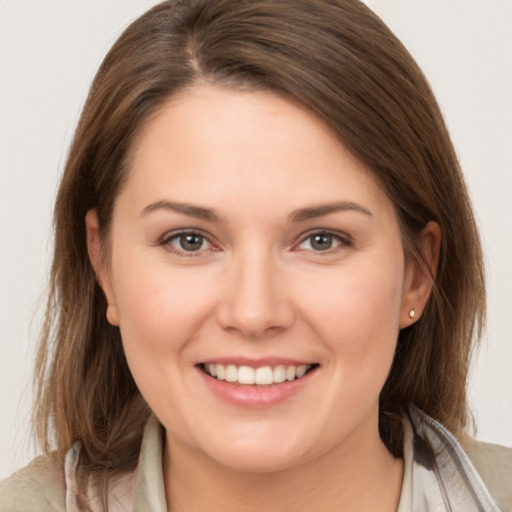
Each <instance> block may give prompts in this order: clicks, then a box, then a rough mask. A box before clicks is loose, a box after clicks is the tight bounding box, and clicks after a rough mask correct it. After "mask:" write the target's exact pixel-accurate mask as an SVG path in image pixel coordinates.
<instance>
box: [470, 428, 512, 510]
mask: <svg viewBox="0 0 512 512" xmlns="http://www.w3.org/2000/svg"><path fill="white" fill-rule="evenodd" d="M461 445H462V447H463V449H464V451H465V452H466V454H467V456H468V457H469V459H470V460H471V462H472V463H473V466H474V467H475V469H476V470H477V471H478V473H479V475H480V477H481V478H482V480H483V481H484V483H485V485H486V487H487V489H489V492H490V493H491V495H492V496H493V498H494V500H495V501H496V504H497V505H498V506H499V507H500V509H501V510H503V511H504V512H512V448H506V447H504V446H499V445H497V444H490V443H482V442H479V441H476V440H475V439H472V438H469V437H467V438H465V439H463V440H461Z"/></svg>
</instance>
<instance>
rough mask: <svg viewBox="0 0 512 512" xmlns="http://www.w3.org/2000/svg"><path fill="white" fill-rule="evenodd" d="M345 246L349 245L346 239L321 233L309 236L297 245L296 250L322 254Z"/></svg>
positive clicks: (332, 234)
mask: <svg viewBox="0 0 512 512" xmlns="http://www.w3.org/2000/svg"><path fill="white" fill-rule="evenodd" d="M347 245H349V241H348V240H347V238H346V237H342V236H341V235H337V234H334V233H329V232H325V231H322V232H318V233H312V234H310V235H309V236H308V237H306V238H305V239H304V240H303V241H302V242H301V243H300V244H299V245H298V248H299V249H303V250H304V249H305V250H307V251H315V252H322V251H328V250H329V249H336V248H337V247H340V246H347Z"/></svg>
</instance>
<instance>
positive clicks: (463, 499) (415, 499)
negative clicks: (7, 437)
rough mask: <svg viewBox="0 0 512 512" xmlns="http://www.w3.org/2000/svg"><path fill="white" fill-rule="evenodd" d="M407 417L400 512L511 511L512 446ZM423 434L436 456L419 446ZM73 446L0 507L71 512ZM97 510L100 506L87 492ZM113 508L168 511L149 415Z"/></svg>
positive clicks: (115, 511) (156, 434)
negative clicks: (464, 437)
mask: <svg viewBox="0 0 512 512" xmlns="http://www.w3.org/2000/svg"><path fill="white" fill-rule="evenodd" d="M404 420H405V423H404V424H405V438H404V479H403V483H402V493H401V498H400V504H399V507H398V510H397V512H411V511H414V512H434V511H435V512H445V511H452V512H473V511H474V512H498V511H500V512H512V449H510V448H504V447H501V446H497V445H493V444H486V443H480V442H477V441H474V440H468V441H466V442H464V444H463V447H462V446H461V445H460V444H459V443H457V441H455V439H454V438H453V437H452V436H451V435H450V434H449V433H448V432H447V431H446V430H445V429H444V428H443V427H442V426H441V425H439V424H438V423H437V422H435V421H434V420H432V419H431V418H429V417H428V416H426V415H424V414H423V413H422V412H421V411H419V410H418V409H416V408H414V407H411V408H410V409H409V411H408V415H407V416H405V417H404ZM425 439H428V441H429V444H430V446H431V447H432V448H433V449H434V451H435V453H437V456H436V457H435V461H432V460H430V461H429V460H428V455H426V452H424V451H423V450H422V448H421V446H422V445H423V440H425ZM76 454H77V447H75V449H72V450H70V451H69V452H68V454H67V456H66V462H65V467H64V468H62V467H61V468H58V467H55V466H53V465H52V464H51V463H50V461H49V460H48V458H46V457H44V456H43V457H39V458H37V459H35V460H34V461H33V462H31V463H30V464H29V465H28V466H27V467H25V468H23V469H21V470H20V471H18V472H17V473H15V474H14V475H12V476H11V477H10V478H8V479H7V480H4V481H3V482H2V483H0V512H31V511H37V512H57V511H59V512H60V511H62V512H63V511H67V512H76V511H78V507H77V504H76V494H75V489H76V482H75V479H74V475H75V468H76ZM88 497H89V498H90V503H91V508H92V510H93V511H94V512H96V511H101V510H103V509H102V507H101V504H100V502H99V500H98V499H97V497H95V496H94V490H93V489H89V490H88ZM109 508H110V510H111V512H128V511H136V512H139V511H144V512H166V511H167V508H166V501H165V493H164V485H163V474H162V429H161V426H160V424H159V423H158V420H157V419H156V418H155V417H152V418H151V419H150V421H149V422H148V425H147V427H146V430H145V433H144V438H143V442H142V447H141V453H140V457H139V465H138V468H137V470H136V471H134V472H133V473H130V474H128V475H125V476H124V477H123V478H121V479H120V480H119V481H118V482H117V483H116V485H115V486H114V487H113V488H112V489H111V492H110V494H109Z"/></svg>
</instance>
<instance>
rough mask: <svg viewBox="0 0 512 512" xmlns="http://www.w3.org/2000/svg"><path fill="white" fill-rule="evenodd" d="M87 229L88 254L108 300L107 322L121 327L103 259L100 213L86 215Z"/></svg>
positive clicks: (92, 212)
mask: <svg viewBox="0 0 512 512" xmlns="http://www.w3.org/2000/svg"><path fill="white" fill-rule="evenodd" d="M85 229H86V232H87V252H88V254H89V260H90V261H91V265H92V267H93V269H94V272H95V274H96V279H97V280H98V284H99V285H100V287H101V289H102V290H103V293H104V294H105V298H106V299H107V304H108V306H107V313H106V315H107V320H108V322H109V323H110V324H112V325H119V320H118V315H117V308H116V304H115V300H114V294H113V292H112V284H111V281H110V275H109V273H108V270H107V269H106V268H105V265H104V262H103V259H102V245H101V235H100V224H99V221H98V212H97V210H96V209H95V208H93V209H92V210H89V211H88V212H87V213H86V215H85Z"/></svg>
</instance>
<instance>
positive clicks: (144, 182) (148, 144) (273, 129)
mask: <svg viewBox="0 0 512 512" xmlns="http://www.w3.org/2000/svg"><path fill="white" fill-rule="evenodd" d="M134 149H135V151H134V157H133V160H132V163H131V167H130V173H129V177H128V182H127V184H126V187H125V189H126V190H125V191H124V192H123V193H124V194H126V193H127V192H128V193H130V195H131V199H132V200H133V201H134V202H135V203H137V206H138V207H139V208H143V207H144V204H143V203H144V202H147V201H149V200H158V199H164V198H166V197H167V196H168V197H169V198H172V199H175V200H182V201H186V202H190V201H193V202H199V203H201V204H205V205H208V204H209V203H212V202H214V203H217V205H218V204H219V203H222V204H223V206H226V207H227V206H228V205H231V206H234V205H236V206H237V207H238V208H240V209H244V208H246V207H248V206H250V205H251V204H253V203H254V204H253V206H254V207H255V208H257V207H258V204H257V199H258V198H264V199H265V202H266V204H265V207H268V205H269V204H271V205H272V209H273V210H275V211H277V210H279V206H286V207H288V208H294V207H301V206H302V205H303V204H304V203H310V204H314V203H325V202H334V201H339V200H351V201H365V202H371V203H373V205H374V208H376V207H378V208H384V209H388V210H389V209H390V208H391V209H392V205H391V203H390V201H389V200H388V198H387V196H386V195H385V194H384V192H383V191H382V190H381V187H380V186H379V185H378V184H377V182H376V181H375V179H374V178H373V176H372V174H371V173H370V172H369V171H368V170H367V169H366V168H365V167H364V165H363V164H362V163H361V162H359V161H358V160H357V159H356V158H355V157H354V156H353V155H352V154H350V153H349V152H348V151H347V150H346V149H345V148H344V147H343V145H342V144H341V143H340V142H339V141H338V140H337V139H336V137H335V136H334V135H333V133H332V132H331V130H330V129H329V128H328V127H327V126H326V125H325V123H323V122H322V121H321V120H320V119H319V118H318V117H316V116H315V115H314V114H313V113H311V112H310V111H309V110H308V109H306V108H305V107H302V106H300V105H297V104H296V103H294V102H292V101H290V100H288V99H285V98H283V97H281V96H278V95H276V94H272V93H267V92H254V91H251V92H247V91H243V92H240V91H234V90H231V89H226V88H221V87H213V86H201V87H196V88H194V89H191V90H188V91H186V92H184V93H181V94H179V95H176V96H174V97H172V98H171V99H170V100H169V101H168V102H167V103H166V104H165V105H164V106H163V107H162V108H161V109H160V110H159V111H158V112H157V114H156V115H155V116H154V117H153V118H152V119H151V120H150V121H149V122H148V123H147V124H146V125H145V126H144V128H143V130H142V131H141V133H140V135H139V137H138V138H137V141H136V143H135V148H134ZM157 196H161V197H157ZM263 206H264V205H263V204H261V205H260V207H263Z"/></svg>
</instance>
